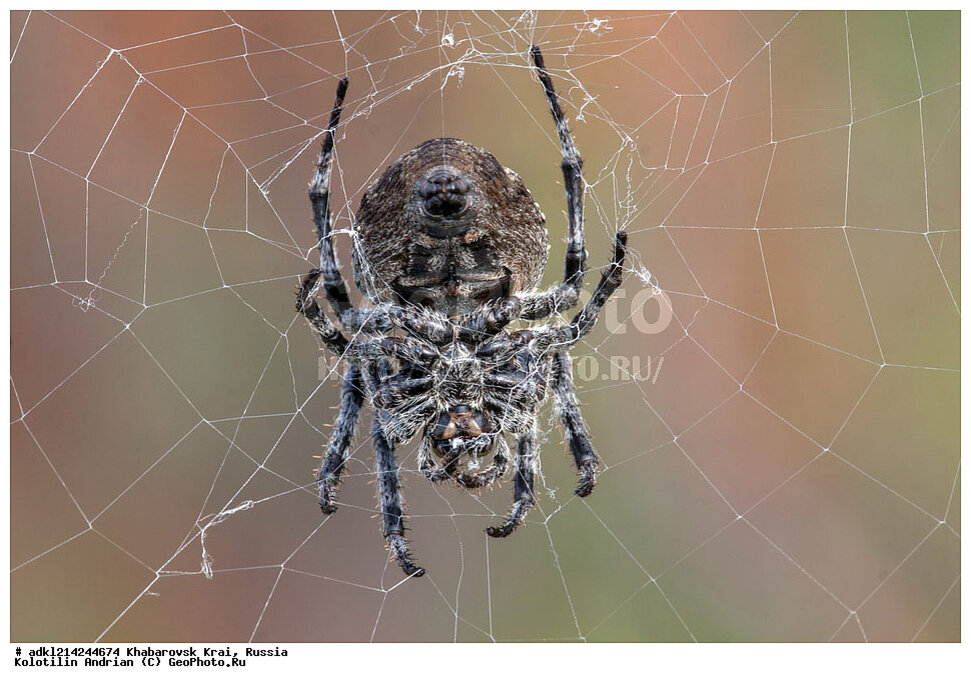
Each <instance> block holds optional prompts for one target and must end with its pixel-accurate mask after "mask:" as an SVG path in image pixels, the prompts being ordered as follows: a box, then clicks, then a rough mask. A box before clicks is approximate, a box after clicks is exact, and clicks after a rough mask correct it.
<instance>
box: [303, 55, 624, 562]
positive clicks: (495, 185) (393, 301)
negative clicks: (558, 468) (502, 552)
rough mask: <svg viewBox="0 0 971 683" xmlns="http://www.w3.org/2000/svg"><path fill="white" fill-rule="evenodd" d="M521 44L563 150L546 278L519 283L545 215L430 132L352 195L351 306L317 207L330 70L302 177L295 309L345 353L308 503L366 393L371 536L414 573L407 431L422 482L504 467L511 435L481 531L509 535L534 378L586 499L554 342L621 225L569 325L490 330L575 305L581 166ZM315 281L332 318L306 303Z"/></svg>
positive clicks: (586, 322)
mask: <svg viewBox="0 0 971 683" xmlns="http://www.w3.org/2000/svg"><path fill="white" fill-rule="evenodd" d="M530 54H531V56H532V59H533V63H534V64H535V66H536V72H537V74H538V76H539V80H540V82H541V83H542V85H543V89H544V91H545V93H546V100H547V102H548V103H549V107H550V110H551V112H552V114H553V121H554V123H555V124H556V132H557V134H558V136H559V138H560V147H561V150H562V153H563V162H562V169H563V179H564V181H565V185H566V200H567V217H568V224H569V225H568V243H567V250H566V263H565V272H564V275H563V282H562V284H559V285H556V286H554V287H551V288H549V289H547V290H545V291H539V292H537V291H535V287H536V285H537V283H538V282H539V280H540V278H541V277H542V275H543V271H544V268H545V266H546V254H547V249H548V244H547V234H546V226H545V218H544V216H543V212H542V211H541V210H540V208H539V206H538V205H537V204H536V202H534V201H533V198H532V196H531V195H530V193H529V190H527V189H526V186H525V185H524V184H523V182H522V180H521V179H520V177H519V176H518V175H517V174H516V173H514V172H513V171H511V170H509V169H508V168H505V167H503V166H502V164H500V163H499V162H498V161H497V160H496V158H495V157H493V156H492V155H491V154H489V153H488V152H486V151H485V150H483V149H480V148H478V147H475V146H474V145H470V144H469V143H467V142H463V141H461V140H455V139H452V138H438V139H435V140H429V141H427V142H424V143H422V144H421V145H419V146H418V147H415V148H414V149H413V150H411V151H410V152H407V153H406V154H404V155H403V156H402V157H401V158H399V159H398V160H397V161H395V162H394V163H392V164H391V165H390V166H389V167H388V168H387V169H386V170H385V171H384V173H383V174H382V175H381V177H380V178H378V179H377V180H376V181H375V182H374V183H373V184H372V185H371V186H370V187H369V188H368V189H367V191H366V192H365V193H364V196H363V198H362V199H361V206H360V209H359V210H358V213H357V219H356V222H355V224H354V228H353V230H354V238H355V248H354V251H353V256H354V264H353V265H354V281H355V283H356V284H357V286H358V288H359V289H360V290H361V291H362V292H363V293H364V295H365V296H366V297H367V298H368V300H369V301H370V302H371V303H372V304H373V307H371V308H353V307H352V306H351V303H350V299H349V297H348V291H347V286H346V285H345V283H344V280H343V278H342V277H341V274H340V271H339V270H338V266H337V259H336V257H335V255H334V247H333V244H332V242H331V216H330V207H329V198H330V190H329V186H330V173H331V162H332V158H333V149H334V131H335V130H336V128H337V125H338V123H339V121H340V115H341V108H342V106H343V102H344V95H345V93H346V92H347V83H348V81H347V79H346V78H345V79H342V80H341V81H340V83H339V84H338V87H337V97H336V100H335V102H334V108H333V111H332V113H331V118H330V125H329V126H328V129H327V132H326V134H325V136H324V141H323V145H322V148H321V152H320V157H319V160H318V161H317V168H316V172H315V173H314V176H313V181H312V182H311V185H310V201H311V204H312V206H313V212H314V223H315V224H316V226H317V238H318V241H319V248H320V268H319V269H314V270H312V271H311V272H310V273H309V274H308V275H307V276H306V277H305V278H304V279H303V282H302V284H301V287H300V290H299V292H298V295H297V310H298V311H299V312H301V313H303V315H304V316H306V318H307V320H309V321H310V324H311V326H312V327H313V328H314V329H315V330H316V331H317V332H318V333H319V335H320V338H321V340H322V341H323V343H324V346H325V347H326V348H327V349H329V350H330V351H331V352H333V353H335V354H337V355H338V356H340V357H341V358H343V359H344V360H345V361H346V362H347V370H346V372H345V373H344V379H343V383H342V386H341V401H340V413H339V415H338V417H337V422H336V425H335V427H334V433H333V436H332V438H331V441H330V444H329V446H328V448H327V451H326V455H325V457H324V460H323V464H322V466H321V467H320V470H319V472H318V475H317V485H318V488H319V491H320V507H321V509H322V510H323V511H324V513H325V514H330V513H332V512H334V511H335V510H336V509H337V505H336V504H335V502H334V499H335V493H336V489H337V487H338V485H339V483H340V479H341V475H342V473H343V470H344V464H345V462H346V460H347V457H348V447H349V445H350V442H351V438H352V436H353V435H354V431H355V429H356V426H357V420H358V415H359V412H360V408H361V405H362V403H363V401H364V398H365V397H368V398H370V399H371V403H372V405H373V408H374V417H373V420H372V423H371V439H372V441H373V443H374V448H375V450H376V451H377V479H378V491H379V496H380V500H381V511H382V520H383V530H384V537H385V539H386V541H387V543H388V546H389V548H390V550H391V553H392V555H393V556H394V558H395V560H396V561H397V562H398V564H399V565H400V566H401V569H402V570H404V572H405V573H406V574H409V575H414V576H420V575H422V574H424V571H425V570H424V569H422V568H421V567H419V566H417V565H415V564H414V563H413V562H412V559H411V556H410V554H409V551H408V547H407V545H406V543H405V538H404V534H405V527H404V513H403V510H402V507H403V504H402V498H401V492H400V487H399V481H398V465H397V464H396V461H395V453H394V449H395V447H396V446H397V445H398V444H400V443H404V442H406V441H408V440H409V439H411V438H412V437H413V436H415V435H416V434H417V433H418V432H419V431H420V432H421V444H420V447H419V453H418V466H419V468H420V470H421V471H422V472H423V473H424V474H425V476H426V477H427V478H428V479H429V480H430V481H433V482H437V481H443V480H446V479H453V480H455V481H456V482H458V483H459V484H460V485H462V486H464V487H466V488H477V487H482V486H486V485H488V484H490V483H492V482H493V481H495V480H496V479H498V478H499V477H501V476H502V475H503V474H504V473H505V471H506V469H507V467H508V465H509V460H510V448H509V445H508V444H507V442H506V438H505V435H506V434H509V435H511V436H513V437H514V438H515V441H516V446H515V456H514V458H513V469H514V470H515V474H514V477H515V484H514V492H513V505H512V510H511V511H510V512H509V515H508V517H507V519H506V520H505V522H504V523H503V524H501V525H499V526H494V527H489V528H488V529H486V532H487V533H488V534H489V535H490V536H493V537H503V536H508V535H509V534H510V533H512V532H513V531H514V530H515V529H516V527H517V526H519V525H520V524H522V522H523V520H524V518H525V516H526V513H527V512H528V511H529V508H530V507H532V505H533V504H534V501H535V496H534V487H533V481H534V476H535V473H536V462H537V454H538V443H537V433H536V419H537V418H536V415H537V411H538V408H539V406H540V405H541V403H542V402H543V400H544V399H545V397H546V390H547V387H550V388H551V389H552V393H553V402H554V409H555V411H556V413H557V415H558V416H559V418H560V419H561V420H562V422H563V427H564V429H565V431H566V435H567V440H568V441H569V445H570V450H571V452H572V453H573V458H574V461H575V462H576V466H577V469H578V471H579V476H580V483H579V485H578V486H577V488H576V494H577V495H578V496H586V495H588V494H589V493H590V492H591V491H592V490H593V487H594V484H596V470H597V461H598V459H597V454H596V453H595V452H594V450H593V447H592V446H591V444H590V435H589V433H588V431H587V428H586V426H585V425H584V423H583V418H582V417H581V415H580V410H579V404H578V401H577V397H576V391H575V389H574V386H573V379H572V373H571V368H570V356H569V352H568V349H569V347H570V346H572V345H573V344H575V343H576V342H577V341H578V340H579V339H580V338H581V337H582V336H583V335H585V334H586V333H587V332H589V331H590V329H591V328H592V327H593V325H594V324H595V323H596V321H597V315H598V313H599V312H600V309H601V307H602V306H603V305H604V303H605V302H606V301H607V299H608V298H609V297H610V296H611V294H613V292H614V290H615V289H616V288H617V287H618V285H620V282H621V279H622V276H623V273H622V268H623V263H624V257H625V254H626V243H627V236H626V234H625V233H623V232H618V233H617V235H616V238H615V242H614V253H613V259H612V261H611V262H610V264H609V265H608V267H607V269H606V270H605V271H604V273H603V276H602V278H601V280H600V283H599V284H598V285H597V288H596V289H595V290H594V292H593V296H592V297H591V299H590V301H589V302H588V303H587V304H586V305H585V306H584V307H583V308H582V309H581V310H580V312H579V313H578V314H577V315H576V316H575V317H574V318H573V320H572V321H571V322H570V323H569V324H560V325H554V324H545V325H541V326H537V327H532V328H526V329H522V330H516V331H505V328H506V326H507V325H508V324H509V323H511V322H513V321H515V320H538V319H541V318H548V317H550V316H553V315H556V314H558V313H560V312H562V311H566V310H568V309H570V308H572V307H574V306H576V305H577V301H578V298H579V294H580V290H581V288H582V286H583V275H584V271H585V265H586V250H585V249H584V243H583V193H584V180H583V175H582V171H581V166H582V162H581V159H580V155H579V153H578V152H577V148H576V145H575V144H574V142H573V138H572V136H571V135H570V131H569V130H568V128H567V125H566V121H565V120H564V118H563V112H562V110H561V109H560V104H559V100H558V98H557V95H556V92H555V91H554V90H553V83H552V81H551V80H550V77H549V74H548V73H547V71H546V67H545V65H544V62H543V55H542V53H541V52H540V50H539V48H538V47H536V46H535V45H534V46H532V47H531V48H530ZM318 284H319V286H321V287H322V288H323V290H324V294H325V295H326V297H327V300H328V301H329V302H330V306H331V308H332V309H333V312H334V315H335V316H336V317H337V319H338V320H339V325H340V327H339V328H338V327H337V326H335V325H334V324H333V323H332V322H331V321H330V320H329V319H328V318H327V317H326V316H325V315H324V314H323V313H322V312H321V310H320V307H319V306H318V304H317V301H316V299H315V296H314V294H315V291H316V289H317V287H318ZM396 331H400V332H401V333H400V334H398V335H397V336H393V335H394V333H395V332H396ZM488 455H491V456H492V461H491V464H490V465H489V466H488V467H485V466H484V465H483V464H482V463H483V459H484V458H486V457H487V456H488Z"/></svg>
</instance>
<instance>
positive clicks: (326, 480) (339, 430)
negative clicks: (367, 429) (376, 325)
mask: <svg viewBox="0 0 971 683" xmlns="http://www.w3.org/2000/svg"><path fill="white" fill-rule="evenodd" d="M363 402H364V385H363V383H362V381H361V370H360V368H359V367H358V366H357V365H351V366H349V367H348V368H347V371H346V372H345V373H344V380H343V382H342V383H341V407H340V412H339V413H338V414H337V422H336V423H334V433H333V434H332V435H331V437H330V443H329V444H328V445H327V452H326V454H325V456H324V461H323V463H321V465H320V469H319V470H318V471H317V490H318V492H319V500H320V509H321V510H322V511H323V512H324V514H326V515H329V514H331V513H332V512H336V511H337V504H336V503H335V502H334V494H335V492H336V489H337V487H338V486H339V485H340V482H341V476H342V475H343V474H344V464H345V463H346V462H347V451H348V448H349V447H350V445H351V439H352V438H354V432H355V431H356V430H357V420H358V417H359V416H360V412H361V404H362V403H363Z"/></svg>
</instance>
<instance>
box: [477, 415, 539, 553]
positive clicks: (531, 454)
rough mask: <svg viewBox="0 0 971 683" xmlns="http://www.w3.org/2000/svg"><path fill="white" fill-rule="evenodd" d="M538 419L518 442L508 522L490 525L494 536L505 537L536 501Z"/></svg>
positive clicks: (489, 529)
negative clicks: (534, 488)
mask: <svg viewBox="0 0 971 683" xmlns="http://www.w3.org/2000/svg"><path fill="white" fill-rule="evenodd" d="M536 455H537V444H536V419H535V418H533V419H532V421H531V422H530V428H529V430H528V431H527V432H526V433H525V434H522V435H521V436H520V437H519V439H518V441H517V442H516V463H515V467H516V478H515V487H514V489H513V503H512V509H511V510H510V511H509V515H508V516H507V517H506V522H505V523H504V524H503V525H502V526H490V527H489V528H487V529H486V533H487V534H489V535H490V536H492V537H493V538H504V537H505V536H508V535H509V534H511V533H512V532H513V531H515V530H516V527H518V526H520V525H521V524H522V523H523V521H524V520H525V519H526V513H527V512H529V509H530V508H531V507H533V503H534V502H535V501H536V499H535V497H534V495H533V479H534V477H535V475H536Z"/></svg>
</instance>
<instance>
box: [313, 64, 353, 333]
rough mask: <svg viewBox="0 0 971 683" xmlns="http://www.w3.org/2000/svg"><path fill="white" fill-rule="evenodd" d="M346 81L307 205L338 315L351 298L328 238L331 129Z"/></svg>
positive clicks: (338, 103)
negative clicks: (310, 211) (311, 212)
mask: <svg viewBox="0 0 971 683" xmlns="http://www.w3.org/2000/svg"><path fill="white" fill-rule="evenodd" d="M347 83H348V81H347V79H346V78H342V79H341V80H340V81H339V82H338V84H337V95H336V96H335V98H334V108H333V109H332V110H331V112H330V123H329V124H328V125H327V132H326V133H325V134H324V141H323V143H321V146H320V156H319V157H318V158H317V170H316V171H315V172H314V177H313V180H312V181H311V182H310V205H311V206H312V207H313V212H314V225H316V226H317V246H318V248H319V249H320V273H321V275H322V276H323V287H324V292H325V294H326V295H327V300H328V301H329V302H330V305H331V306H332V307H333V309H334V311H335V312H336V313H337V317H338V318H340V316H341V314H343V313H344V311H346V310H347V309H348V308H350V307H351V300H350V297H349V296H348V293H347V285H346V284H345V283H344V278H342V277H341V273H340V270H339V269H338V267H337V256H336V255H335V254H334V245H333V242H332V240H331V215H330V175H331V170H332V168H333V159H334V132H335V131H336V130H337V125H338V124H339V123H340V120H341V110H342V108H343V106H344V95H345V94H346V93H347Z"/></svg>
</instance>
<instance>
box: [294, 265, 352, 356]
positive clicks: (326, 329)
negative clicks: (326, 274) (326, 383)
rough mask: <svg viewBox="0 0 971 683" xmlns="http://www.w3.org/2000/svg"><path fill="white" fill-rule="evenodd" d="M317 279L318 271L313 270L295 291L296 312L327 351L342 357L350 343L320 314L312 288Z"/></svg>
mask: <svg viewBox="0 0 971 683" xmlns="http://www.w3.org/2000/svg"><path fill="white" fill-rule="evenodd" d="M319 277H320V271H319V270H318V269H316V268H314V269H313V270H311V271H310V272H309V273H308V274H307V275H306V276H305V277H304V278H303V280H302V281H301V282H300V288H299V289H298V290H297V312H298V313H302V314H303V316H304V317H305V318H306V319H307V320H308V321H309V322H310V326H311V327H313V328H314V330H315V331H316V332H317V334H318V335H320V341H321V342H323V344H324V346H326V347H327V349H328V350H330V351H332V352H333V353H336V354H337V355H338V356H342V355H344V351H345V350H347V345H348V344H349V343H350V342H348V340H347V337H345V336H344V335H343V334H342V333H341V331H340V330H338V329H337V328H336V327H335V326H334V323H332V322H331V321H330V320H329V319H328V318H327V316H326V315H324V314H323V313H322V312H321V310H320V306H318V305H317V300H316V299H315V298H314V288H315V287H316V286H317V278H319Z"/></svg>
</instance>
